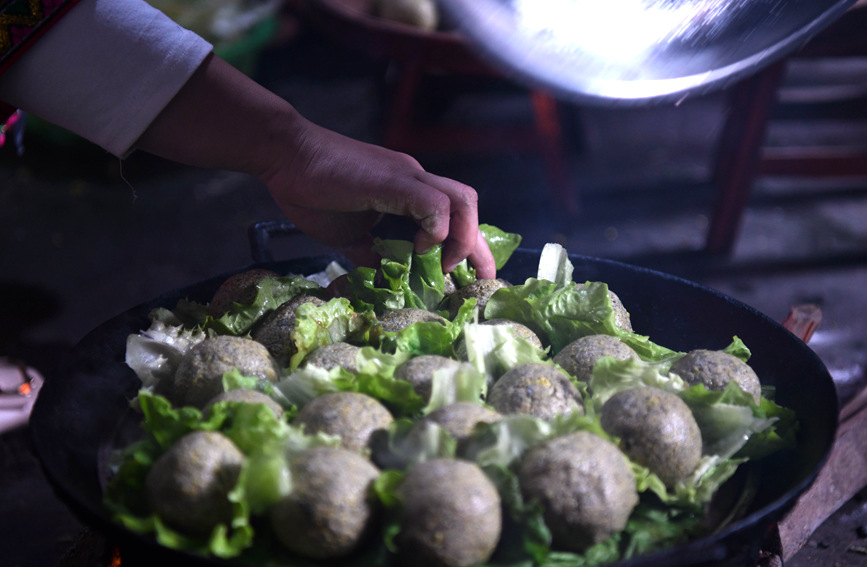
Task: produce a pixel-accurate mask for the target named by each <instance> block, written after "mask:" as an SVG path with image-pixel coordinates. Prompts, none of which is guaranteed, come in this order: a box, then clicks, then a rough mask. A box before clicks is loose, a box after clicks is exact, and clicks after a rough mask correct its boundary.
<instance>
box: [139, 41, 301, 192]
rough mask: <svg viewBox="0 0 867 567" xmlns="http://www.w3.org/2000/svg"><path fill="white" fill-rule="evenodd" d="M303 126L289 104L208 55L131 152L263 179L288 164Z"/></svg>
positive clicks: (220, 60) (221, 61)
mask: <svg viewBox="0 0 867 567" xmlns="http://www.w3.org/2000/svg"><path fill="white" fill-rule="evenodd" d="M306 126H307V121H306V120H305V119H304V118H302V117H301V116H300V115H299V114H298V113H297V112H296V111H295V109H294V108H293V107H292V106H291V105H290V104H289V103H288V102H286V101H285V100H283V99H282V98H280V97H278V96H277V95H275V94H273V93H271V92H269V91H268V90H267V89H265V88H264V87H262V86H260V85H259V84H257V83H256V82H255V81H253V80H252V79H250V78H249V77H247V76H246V75H244V74H243V73H241V72H240V71H238V70H236V69H235V68H233V67H232V66H230V65H229V64H228V63H226V62H225V61H223V60H222V59H220V58H219V57H217V56H215V55H211V56H209V57H208V58H206V59H205V61H204V62H203V63H202V65H201V66H200V67H199V69H198V70H197V71H196V72H195V73H194V74H193V76H192V77H191V78H190V80H189V81H188V82H187V84H186V85H184V87H183V88H182V89H181V90H180V92H179V93H178V94H177V96H176V97H175V98H174V99H172V101H171V102H170V103H169V104H168V106H166V108H165V109H163V111H162V112H161V113H160V114H159V115H158V116H157V118H156V120H154V122H153V123H151V125H150V126H149V127H148V128H147V130H145V132H144V134H143V135H142V136H141V138H139V140H138V141H137V142H136V144H135V147H136V148H137V149H140V150H143V151H146V152H148V153H152V154H155V155H158V156H160V157H164V158H167V159H170V160H173V161H177V162H181V163H185V164H188V165H194V166H198V167H205V168H213V169H225V170H231V171H239V172H243V173H248V174H251V175H253V176H256V177H258V178H260V179H262V178H263V177H265V176H267V174H268V172H269V170H270V169H271V168H273V167H274V165H275V164H279V163H281V162H282V161H285V160H291V159H292V156H293V153H294V151H293V149H294V148H296V147H297V144H298V140H299V139H300V136H301V132H302V131H303V129H304V128H305V127H306ZM277 153H279V155H276V154H277Z"/></svg>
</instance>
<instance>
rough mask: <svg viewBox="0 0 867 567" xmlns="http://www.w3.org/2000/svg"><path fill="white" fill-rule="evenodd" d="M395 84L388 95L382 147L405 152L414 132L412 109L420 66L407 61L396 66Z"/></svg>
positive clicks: (410, 144) (420, 76)
mask: <svg viewBox="0 0 867 567" xmlns="http://www.w3.org/2000/svg"><path fill="white" fill-rule="evenodd" d="M396 66H397V75H398V76H397V82H396V84H395V86H394V90H393V91H392V92H391V93H390V94H391V98H390V101H389V104H388V107H387V108H388V113H389V116H388V121H387V124H386V129H385V134H384V136H383V145H384V146H385V147H387V148H391V149H395V150H400V151H406V150H407V149H408V148H410V147H411V146H412V138H413V132H414V124H413V122H414V118H413V108H414V106H415V99H416V94H417V92H418V88H419V85H420V84H421V79H422V68H421V64H419V63H418V62H417V61H408V62H405V63H404V64H396Z"/></svg>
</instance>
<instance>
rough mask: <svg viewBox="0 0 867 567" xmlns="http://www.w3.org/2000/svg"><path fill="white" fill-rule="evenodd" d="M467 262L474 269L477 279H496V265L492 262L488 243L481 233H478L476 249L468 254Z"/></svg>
mask: <svg viewBox="0 0 867 567" xmlns="http://www.w3.org/2000/svg"><path fill="white" fill-rule="evenodd" d="M469 260H470V262H472V264H473V266H474V267H475V268H476V275H477V276H478V277H479V278H483V279H493V278H495V277H497V264H496V262H495V260H494V255H493V254H491V249H490V248H489V247H488V242H487V241H486V240H485V237H484V236H482V232H481V231H478V236H477V238H476V247H475V249H473V251H472V252H471V253H470V255H469Z"/></svg>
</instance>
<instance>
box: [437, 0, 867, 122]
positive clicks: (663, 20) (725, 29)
mask: <svg viewBox="0 0 867 567" xmlns="http://www.w3.org/2000/svg"><path fill="white" fill-rule="evenodd" d="M440 2H441V4H442V6H443V8H444V9H445V11H446V13H447V14H448V15H449V17H450V18H451V19H452V20H453V21H454V23H455V24H456V25H457V26H459V27H460V29H461V30H462V31H463V32H464V33H466V34H467V36H469V38H470V39H471V40H472V41H473V42H474V43H475V44H476V45H478V47H479V48H480V51H481V53H482V55H483V56H485V57H486V58H487V59H489V60H490V61H491V63H492V64H494V65H497V66H499V67H500V68H501V69H503V70H505V71H506V72H508V73H510V74H512V75H513V76H514V78H515V79H517V80H519V81H521V82H525V83H528V84H531V85H534V86H538V87H542V88H544V89H546V90H549V91H551V92H552V93H553V94H554V95H555V96H559V97H561V98H566V99H572V100H575V101H577V102H582V103H591V104H603V105H636V104H642V103H647V102H654V101H677V100H679V99H682V98H684V97H686V96H688V95H695V94H703V93H706V92H709V91H712V90H716V89H720V88H724V87H726V86H727V85H730V84H732V83H733V82H735V81H736V80H737V79H740V78H742V77H744V76H747V75H750V74H753V73H755V72H757V71H758V70H760V69H761V68H762V67H764V66H766V65H768V64H770V63H772V62H774V61H776V60H778V59H780V58H782V57H783V56H785V55H787V54H789V53H791V52H792V51H794V50H795V49H797V48H798V47H799V46H801V45H803V44H804V42H806V41H807V40H808V39H809V38H811V37H812V36H813V35H815V34H816V33H818V32H819V31H821V30H822V29H823V28H824V27H826V26H827V25H829V24H830V23H831V22H833V21H834V20H835V19H836V18H837V17H839V16H840V15H841V14H842V13H843V12H844V11H845V10H846V9H848V8H849V7H850V6H851V5H852V4H854V3H855V0H440Z"/></svg>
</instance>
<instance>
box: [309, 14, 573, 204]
mask: <svg viewBox="0 0 867 567" xmlns="http://www.w3.org/2000/svg"><path fill="white" fill-rule="evenodd" d="M371 12H372V0H306V2H304V3H303V5H302V13H303V14H304V15H305V16H306V17H307V19H308V20H309V21H310V22H312V23H313V24H314V25H315V26H316V27H317V28H318V29H319V30H321V31H322V33H324V34H326V35H327V36H329V37H331V38H333V39H334V40H335V41H337V42H340V43H342V44H343V45H345V46H347V47H350V48H353V49H359V50H362V51H363V52H365V53H367V54H368V55H369V56H370V57H372V58H375V59H379V60H384V61H387V62H389V64H390V70H392V71H393V72H394V78H395V79H394V82H393V85H392V89H391V93H390V96H389V97H388V102H387V105H388V106H387V112H386V114H387V122H386V124H385V131H384V134H383V140H382V144H383V145H384V146H386V147H389V148H392V149H395V150H399V151H403V152H407V153H411V154H412V153H416V152H440V153H441V152H461V153H483V152H490V151H498V150H506V149H507V150H512V151H519V152H528V153H530V152H531V153H537V154H538V155H539V157H540V158H541V159H542V163H543V166H544V169H545V173H546V177H547V183H548V186H549V190H550V193H551V197H552V200H553V201H554V203H556V205H557V206H558V207H561V208H562V209H563V210H564V211H565V212H567V213H568V212H575V211H576V210H577V207H578V203H577V193H576V191H575V189H574V187H572V185H571V183H570V180H569V176H568V173H567V166H566V159H565V149H564V147H565V143H564V134H563V130H562V128H561V123H560V116H559V110H558V105H557V103H556V101H555V100H554V98H553V97H551V96H550V95H549V94H547V93H545V92H543V91H540V90H523V92H526V93H527V95H528V97H529V102H530V108H531V113H532V119H531V123H530V124H529V125H525V124H511V123H507V122H501V123H498V124H493V125H489V124H485V125H474V126H469V125H458V124H449V125H444V124H438V123H436V122H433V123H424V122H423V121H421V120H420V119H419V117H420V114H421V112H420V108H419V107H420V104H419V103H420V96H421V89H422V85H423V81H424V80H425V78H426V77H430V76H439V77H444V76H445V77H458V78H463V79H465V80H466V81H468V82H473V81H474V80H479V79H484V78H489V79H492V80H493V79H500V80H503V79H504V77H503V76H502V75H501V74H500V72H499V71H498V70H496V69H494V68H492V67H491V66H489V65H487V64H486V63H485V62H484V61H482V60H480V59H479V58H478V57H476V55H475V50H474V49H473V48H472V47H471V45H470V44H469V42H468V41H467V39H466V38H465V37H464V36H463V34H460V33H458V32H455V31H424V30H421V29H418V28H414V27H412V26H409V25H404V24H400V23H396V22H390V21H388V20H384V19H382V18H379V17H376V16H374V15H372V13H371Z"/></svg>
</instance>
